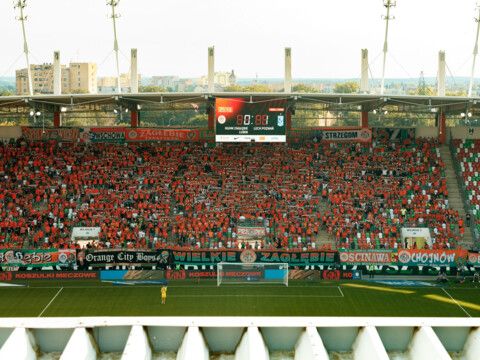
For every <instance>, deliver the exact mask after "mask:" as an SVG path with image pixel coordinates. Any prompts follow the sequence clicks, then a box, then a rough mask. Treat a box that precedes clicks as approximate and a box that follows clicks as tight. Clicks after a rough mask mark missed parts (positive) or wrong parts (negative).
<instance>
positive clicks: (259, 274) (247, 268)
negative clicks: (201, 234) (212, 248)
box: [217, 262, 288, 286]
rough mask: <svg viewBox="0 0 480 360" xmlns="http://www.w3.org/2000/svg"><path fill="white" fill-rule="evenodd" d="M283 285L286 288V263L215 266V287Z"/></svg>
mask: <svg viewBox="0 0 480 360" xmlns="http://www.w3.org/2000/svg"><path fill="white" fill-rule="evenodd" d="M238 283H248V284H275V283H277V284H278V283H280V284H285V286H288V263H280V264H267V263H228V262H221V263H218V264H217V286H220V285H222V284H238Z"/></svg>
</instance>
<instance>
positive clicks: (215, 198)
mask: <svg viewBox="0 0 480 360" xmlns="http://www.w3.org/2000/svg"><path fill="white" fill-rule="evenodd" d="M214 145H215V144H206V143H204V142H162V143H157V142H154V143H153V142H152V143H91V144H85V143H82V142H77V143H62V144H61V146H59V143H57V142H54V141H43V142H38V141H37V142H30V141H26V140H24V139H18V140H17V141H15V142H9V143H6V144H5V145H1V146H0V174H1V176H2V178H3V179H2V182H1V184H0V203H1V204H2V205H1V209H0V228H1V231H0V233H1V235H0V245H1V247H2V248H4V249H5V248H12V249H15V248H17V249H20V248H27V249H28V248H29V249H50V248H55V249H67V248H70V249H75V248H77V249H79V248H81V247H86V248H88V249H106V248H111V249H161V248H177V249H178V248H185V249H221V248H227V249H228V248H240V249H245V248H255V249H289V250H295V249H298V250H303V251H308V250H310V249H320V248H323V249H330V248H339V249H401V248H404V247H409V248H417V247H418V248H423V249H460V247H461V239H462V238H463V236H464V234H465V231H470V229H469V228H468V227H469V225H470V224H469V223H470V215H468V218H463V217H462V216H460V215H459V213H458V212H457V211H455V210H453V209H452V208H451V206H450V204H449V198H448V191H447V187H446V180H445V176H444V175H445V174H444V170H445V169H444V162H443V161H442V158H441V156H440V150H439V144H438V141H437V140H435V139H426V138H417V139H409V138H406V139H403V140H398V141H389V140H385V139H384V140H380V141H373V142H365V143H360V142H352V143H335V142H326V141H317V139H316V138H315V139H307V140H304V141H301V142H300V141H296V142H290V143H282V144H255V143H252V144H221V145H220V144H217V146H214ZM455 146H456V148H457V149H458V150H457V152H458V156H459V157H460V159H461V161H462V162H461V166H462V169H463V170H464V172H463V176H464V177H465V184H466V196H467V197H468V198H469V199H470V203H471V204H472V205H471V206H472V209H471V213H472V221H474V222H475V225H476V224H477V223H478V222H479V217H480V212H478V207H479V202H480V200H478V199H479V198H480V192H479V189H478V188H479V186H480V176H479V175H478V172H480V169H479V168H478V164H479V162H478V149H477V148H476V147H478V146H479V144H478V142H477V141H476V140H475V142H473V141H470V142H467V143H465V140H463V141H462V140H455ZM477 212H478V213H477ZM244 224H253V225H255V224H257V225H258V224H260V225H261V227H264V228H265V233H264V236H262V237H260V238H258V237H257V238H254V241H248V238H245V237H240V236H239V235H238V234H237V231H238V230H237V229H238V226H240V225H244ZM76 227H97V228H99V229H100V232H99V234H98V238H96V239H95V241H90V242H83V243H79V242H77V241H75V239H74V238H73V237H72V236H71V235H72V230H73V229H74V228H76ZM402 227H409V228H422V227H428V228H430V229H431V232H432V236H431V241H430V242H422V243H419V244H417V243H416V242H411V243H406V242H405V239H403V238H402V236H401V231H400V230H401V228H402ZM321 234H328V238H329V240H331V241H330V242H328V243H326V242H322V241H320V238H321V236H320V235H321ZM245 239H247V240H245ZM469 250H472V249H471V248H469Z"/></svg>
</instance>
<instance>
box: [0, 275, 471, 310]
mask: <svg viewBox="0 0 480 360" xmlns="http://www.w3.org/2000/svg"><path fill="white" fill-rule="evenodd" d="M16 284H18V285H23V286H0V317H80V316H367V317H368V316H389V317H397V316H398V317H480V286H479V285H478V284H472V283H465V284H456V283H449V284H447V285H446V286H444V287H439V286H434V285H436V284H435V283H434V282H429V283H428V282H422V283H421V284H419V285H420V286H391V285H388V284H382V283H378V282H370V281H365V280H363V281H330V282H329V281H316V282H312V281H306V280H296V281H295V280H291V281H290V282H289V286H288V287H286V286H285V285H279V284H275V285H273V284H225V285H222V286H220V287H218V286H217V284H216V281H215V280H202V281H201V282H200V283H198V282H197V281H188V280H181V281H170V282H169V283H168V293H167V301H166V304H165V305H162V304H161V298H160V297H161V295H160V294H161V293H160V289H161V285H142V284H140V285H138V284H137V285H115V284H113V283H112V282H101V281H92V280H88V281H85V280H83V281H82V280H78V281H52V280H49V281H38V280H36V281H24V282H18V283H16ZM2 285H6V284H2ZM8 285H10V284H8ZM430 285H432V286H430Z"/></svg>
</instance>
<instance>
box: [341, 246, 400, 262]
mask: <svg viewBox="0 0 480 360" xmlns="http://www.w3.org/2000/svg"><path fill="white" fill-rule="evenodd" d="M338 251H339V257H340V264H342V265H397V263H398V252H397V250H395V249H392V250H345V249H339V250H338Z"/></svg>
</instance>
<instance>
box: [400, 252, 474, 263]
mask: <svg viewBox="0 0 480 360" xmlns="http://www.w3.org/2000/svg"><path fill="white" fill-rule="evenodd" d="M467 256H468V252H467V250H423V249H418V250H410V249H402V250H399V251H398V265H399V266H401V265H407V266H415V265H416V266H457V265H464V264H466V262H467Z"/></svg>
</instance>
